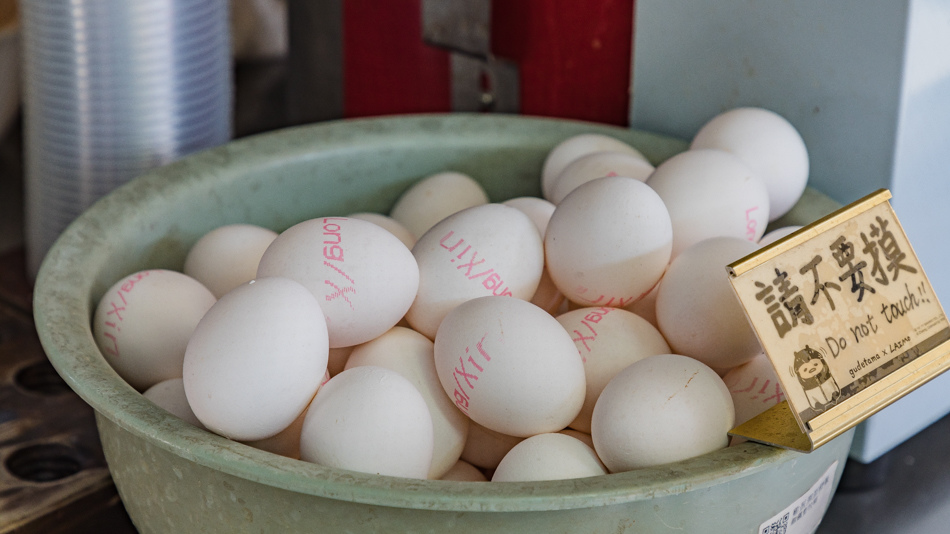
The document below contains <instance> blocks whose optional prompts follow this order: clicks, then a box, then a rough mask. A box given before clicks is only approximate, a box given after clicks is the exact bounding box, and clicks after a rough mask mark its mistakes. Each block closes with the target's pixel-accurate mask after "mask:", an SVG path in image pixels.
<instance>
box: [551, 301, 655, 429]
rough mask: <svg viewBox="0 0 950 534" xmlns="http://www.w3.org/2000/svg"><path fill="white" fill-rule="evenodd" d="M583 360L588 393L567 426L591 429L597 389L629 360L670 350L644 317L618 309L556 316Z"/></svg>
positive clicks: (581, 309)
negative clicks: (575, 415)
mask: <svg viewBox="0 0 950 534" xmlns="http://www.w3.org/2000/svg"><path fill="white" fill-rule="evenodd" d="M557 322H558V323H560V324H561V326H563V327H564V329H565V330H567V332H568V334H570V336H571V338H572V339H573V341H574V345H575V346H576V347H577V351H578V353H580V356H581V359H582V360H583V362H584V375H585V377H586V379H587V393H586V396H585V398H584V406H583V408H581V411H580V413H579V414H578V415H577V417H576V418H575V419H574V420H573V421H571V423H570V427H571V428H574V429H576V430H581V431H583V432H588V433H589V432H590V417H591V414H592V413H593V412H594V404H595V403H596V402H597V398H598V397H599V396H600V392H601V391H603V390H604V387H605V386H606V385H607V383H608V382H610V379H612V378H613V377H614V376H615V375H616V374H617V373H619V372H620V371H622V370H623V369H624V368H626V367H627V366H628V365H630V364H631V363H633V362H635V361H638V360H641V359H643V358H646V357H648V356H653V355H655V354H665V353H668V352H670V346H669V345H668V344H667V343H666V340H665V339H663V335H662V334H660V331H659V330H657V329H656V327H654V326H653V325H651V324H650V323H649V322H647V320H646V319H644V318H642V317H640V316H638V315H636V314H635V313H632V312H628V311H626V310H624V309H621V308H605V307H602V308H580V309H577V310H573V311H569V312H567V313H565V314H562V315H559V316H558V317H557Z"/></svg>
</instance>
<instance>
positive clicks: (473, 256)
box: [439, 230, 511, 297]
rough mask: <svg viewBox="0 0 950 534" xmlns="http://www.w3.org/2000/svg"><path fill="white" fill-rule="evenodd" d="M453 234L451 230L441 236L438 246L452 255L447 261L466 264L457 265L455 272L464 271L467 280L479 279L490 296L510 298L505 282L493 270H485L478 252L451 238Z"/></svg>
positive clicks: (463, 241)
mask: <svg viewBox="0 0 950 534" xmlns="http://www.w3.org/2000/svg"><path fill="white" fill-rule="evenodd" d="M454 234H455V231H454V230H453V231H449V233H447V234H445V235H444V236H442V239H440V240H439V246H441V247H442V248H444V249H445V250H447V251H449V252H451V253H452V254H453V255H454V257H453V258H452V259H450V260H449V261H450V262H451V263H455V262H456V261H462V262H466V263H461V264H459V265H458V266H457V267H456V270H458V271H463V269H464V271H463V272H462V275H463V276H465V277H466V278H468V279H469V280H478V279H481V280H480V281H481V284H482V286H483V287H484V288H485V289H487V290H489V291H491V293H492V295H495V296H496V297H503V296H511V291H510V290H509V289H508V286H507V284H505V281H504V280H502V278H501V275H500V274H498V273H497V272H495V269H494V268H486V266H485V265H484V264H485V258H479V257H478V251H476V250H475V249H474V248H472V246H471V245H469V244H467V243H466V242H465V240H464V239H461V238H453V237H452V236H453V235H454ZM453 241H455V244H452V242H453ZM456 250H459V251H460V252H459V253H458V254H457V255H455V251H456Z"/></svg>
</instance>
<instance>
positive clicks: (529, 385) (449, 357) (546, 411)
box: [435, 297, 586, 437]
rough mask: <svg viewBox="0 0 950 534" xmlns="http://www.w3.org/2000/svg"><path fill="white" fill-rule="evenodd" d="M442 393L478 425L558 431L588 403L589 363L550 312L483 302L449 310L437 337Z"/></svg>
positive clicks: (515, 302)
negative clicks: (583, 360) (586, 364)
mask: <svg viewBox="0 0 950 534" xmlns="http://www.w3.org/2000/svg"><path fill="white" fill-rule="evenodd" d="M435 366H436V370H437V372H438V374H439V380H440V381H441V383H442V387H443V389H444V390H445V392H446V393H447V394H448V395H449V397H451V398H452V400H453V401H454V402H455V405H456V406H457V407H458V408H459V409H460V410H462V412H464V413H465V414H466V415H468V416H469V417H470V418H471V419H472V420H473V421H475V422H476V423H478V424H480V425H483V426H485V427H487V428H490V429H492V430H494V431H496V432H501V433H503V434H507V435H510V436H520V437H527V436H533V435H535V434H540V433H543V432H557V431H558V430H561V429H562V428H564V427H566V426H567V425H568V423H570V422H571V421H572V420H574V418H575V417H577V414H578V412H580V409H581V406H582V405H583V402H584V391H585V388H586V384H585V381H584V364H583V362H582V361H581V358H580V357H579V356H578V354H577V349H576V348H575V347H574V342H573V341H571V336H570V335H568V333H567V332H566V331H565V330H564V328H562V327H561V325H560V324H559V323H558V322H557V320H555V319H554V318H553V317H551V315H549V314H548V313H547V312H545V311H544V310H542V309H541V308H538V307H537V306H535V305H533V304H531V303H529V302H526V301H523V300H519V299H514V298H505V297H481V298H477V299H473V300H470V301H468V302H465V303H463V304H461V305H459V306H458V307H457V308H455V309H454V310H452V311H451V312H450V313H449V314H448V315H447V316H446V317H445V320H444V321H443V322H442V325H441V326H440V327H439V331H438V333H437V334H436V337H435Z"/></svg>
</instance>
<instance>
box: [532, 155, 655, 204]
mask: <svg viewBox="0 0 950 534" xmlns="http://www.w3.org/2000/svg"><path fill="white" fill-rule="evenodd" d="M651 173H653V165H650V163H649V162H648V161H646V160H645V159H643V156H641V155H638V154H636V155H635V154H631V153H629V152H595V153H593V154H587V155H586V156H581V157H579V158H577V159H576V160H574V161H572V162H571V163H570V164H569V165H568V166H567V167H565V168H564V170H563V171H561V174H559V175H558V176H557V178H556V179H555V180H554V186H553V187H552V188H551V197H550V200H551V202H553V203H554V204H560V203H561V201H562V200H564V197H566V196H567V195H568V193H570V192H571V191H573V190H575V189H577V188H578V187H579V186H581V185H583V184H586V183H587V182H589V181H591V180H596V179H597V178H603V177H605V176H625V177H627V178H633V179H635V180H639V181H641V182H646V181H647V178H649V177H650V174H651Z"/></svg>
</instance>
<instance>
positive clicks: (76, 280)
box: [34, 113, 803, 511]
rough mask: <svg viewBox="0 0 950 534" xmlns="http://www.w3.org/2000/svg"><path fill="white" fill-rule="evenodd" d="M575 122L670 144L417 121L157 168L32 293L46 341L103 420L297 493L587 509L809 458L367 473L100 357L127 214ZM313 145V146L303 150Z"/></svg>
mask: <svg viewBox="0 0 950 534" xmlns="http://www.w3.org/2000/svg"><path fill="white" fill-rule="evenodd" d="M565 124H568V125H574V126H576V127H577V128H578V129H581V130H583V131H587V132H590V133H603V134H607V135H614V136H618V137H620V138H624V139H632V138H635V139H646V140H648V141H650V140H653V141H658V142H661V141H663V140H669V139H670V138H666V137H664V136H660V135H657V134H652V133H649V132H642V131H637V130H631V129H628V128H622V127H618V126H608V125H603V124H596V123H588V122H584V121H576V120H567V119H548V118H538V117H528V116H524V115H519V116H504V115H481V114H463V113H451V114H438V113H436V114H415V115H405V116H388V117H381V118H380V117H377V118H365V119H346V120H341V121H328V122H323V123H317V124H312V125H305V126H298V127H292V128H285V129H282V130H277V131H272V132H267V133H263V134H259V135H255V136H251V137H247V138H243V139H238V140H235V141H232V142H230V143H228V144H226V145H223V146H220V147H216V148H212V149H208V150H205V151H202V152H199V153H196V154H193V155H190V156H187V157H185V158H183V159H181V160H178V161H176V162H174V163H171V164H168V165H165V166H163V167H160V168H157V169H155V170H152V171H150V172H148V173H145V174H144V175H142V176H140V177H138V178H136V179H135V180H132V181H130V182H129V183H127V184H125V185H123V186H121V187H119V188H117V189H116V190H114V191H113V192H112V193H110V194H109V195H106V196H105V197H103V198H102V199H100V200H99V201H98V202H96V203H95V204H94V205H93V206H92V207H90V208H89V209H88V210H86V211H85V212H84V213H83V214H81V215H80V216H79V217H78V218H77V219H76V221H74V222H73V223H72V224H71V225H70V226H69V227H68V228H67V229H66V230H65V231H64V232H63V233H62V234H61V236H60V237H59V238H58V239H57V240H56V242H55V243H54V245H53V246H52V248H51V249H50V251H49V252H48V253H47V255H46V257H45V259H44V261H43V262H42V265H41V267H40V270H39V273H38V275H37V278H36V284H35V287H34V319H35V324H36V328H37V332H38V334H39V337H40V341H41V343H42V345H43V348H44V350H45V351H46V353H47V356H48V358H49V360H50V361H51V363H52V364H53V366H54V367H55V368H56V370H57V372H58V373H59V374H60V375H61V376H62V377H63V379H64V380H65V381H66V382H67V383H68V384H69V386H70V387H71V388H72V389H73V390H74V391H76V392H77V393H78V394H79V395H80V397H82V398H83V399H84V400H85V401H86V402H87V403H88V404H89V405H90V406H91V407H92V408H93V409H94V410H95V411H96V412H97V417H105V418H107V419H108V420H110V421H112V422H113V423H114V424H116V425H118V426H119V427H120V428H122V429H124V430H125V431H127V432H129V433H131V434H133V435H135V436H137V437H139V438H142V439H145V440H147V441H149V442H150V443H151V444H152V445H154V446H156V447H159V448H161V449H164V450H165V451H168V452H170V453H172V454H174V455H177V456H180V457H182V458H184V459H186V460H189V461H192V462H195V463H197V464H200V465H202V466H205V467H209V468H212V469H215V470H219V471H222V472H224V473H227V474H230V475H234V476H237V477H241V478H244V479H248V480H251V481H254V482H258V483H261V484H266V485H270V486H274V487H278V488H282V489H286V490H289V491H294V492H299V493H304V494H310V495H315V496H321V497H325V498H331V499H339V500H345V501H351V502H356V503H363V504H375V505H383V506H391V507H404V508H414V509H430V510H447V511H545V510H565V509H575V508H589V507H591V506H605V505H611V504H620V503H624V502H630V501H636V500H643V499H652V498H655V497H661V496H665V495H673V494H680V493H683V492H687V491H695V490H701V489H703V488H707V487H709V486H712V485H715V484H720V483H723V482H726V481H730V480H734V479H737V478H741V477H745V476H748V475H751V474H754V473H757V472H760V471H763V470H766V469H769V468H770V467H771V466H773V465H775V464H779V463H784V462H788V461H792V460H794V459H796V458H799V457H800V456H801V455H802V454H803V453H799V452H797V451H791V450H786V449H781V448H776V447H769V446H765V445H760V444H757V443H752V442H747V443H743V444H741V445H737V446H733V447H727V448H725V449H720V450H718V451H714V452H712V453H709V454H707V455H703V456H700V457H697V458H693V459H689V460H684V461H681V462H676V463H672V464H666V465H662V466H656V467H650V468H643V469H638V470H634V471H628V472H624V473H616V474H609V475H602V476H597V477H590V478H583V479H570V480H558V481H544V482H529V483H525V482H505V483H490V484H477V483H468V482H452V481H440V480H414V479H405V478H398V477H389V476H380V475H375V474H366V473H359V472H354V471H348V470H344V469H337V468H330V467H325V466H321V465H317V464H312V463H308V462H304V461H300V460H293V459H290V458H285V457H282V456H278V455H275V454H271V453H267V452H264V451H261V450H258V449H255V448H253V447H250V446H247V445H244V444H242V443H239V442H235V441H231V440H228V439H226V438H223V437H221V436H217V435H215V434H212V433H210V432H207V431H204V430H201V429H199V428H197V427H194V426H192V425H190V424H188V423H185V422H184V421H182V420H181V419H178V418H177V417H175V416H172V415H171V414H169V413H167V412H165V411H164V410H162V409H161V408H158V407H157V406H156V405H154V404H152V403H151V402H150V401H148V400H147V399H146V398H145V397H143V396H142V395H141V394H140V393H139V392H137V391H136V390H135V389H133V388H132V387H131V386H129V385H128V384H127V383H126V382H125V381H124V380H122V379H121V378H120V377H119V376H118V375H117V374H116V373H115V371H113V370H112V368H111V367H110V366H109V364H108V363H107V362H106V360H105V359H104V358H103V357H102V355H101V354H100V353H99V350H98V348H97V346H96V343H95V341H94V338H93V335H92V331H91V317H92V313H93V311H94V309H93V305H92V303H91V302H90V301H91V296H90V295H91V294H92V293H91V291H92V287H91V286H92V281H91V280H88V279H85V280H84V279H83V278H82V277H79V276H76V275H75V273H76V272H99V271H98V270H99V269H102V268H103V262H104V259H103V258H102V257H103V256H104V255H105V254H104V251H105V248H106V247H107V245H108V241H107V239H106V238H105V235H107V234H108V232H109V230H110V229H114V228H115V227H116V225H117V224H118V223H116V222H115V221H117V220H118V221H121V220H123V219H122V217H123V216H134V215H135V212H136V210H141V209H142V208H143V207H144V206H148V205H149V204H151V203H154V202H159V201H161V199H163V198H167V197H168V196H169V195H171V194H172V193H174V192H175V191H179V192H180V190H181V189H182V188H184V187H186V186H188V185H189V184H192V183H194V182H195V181H197V182H199V183H200V182H209V181H211V180H213V179H217V178H220V176H221V174H223V173H226V172H227V171H228V170H229V169H233V168H238V167H240V168H242V169H243V172H246V171H247V167H248V166H251V167H252V168H264V167H268V166H271V165H278V164H279V163H280V161H281V160H282V159H284V158H287V157H307V152H308V151H312V150H314V149H315V147H319V150H336V149H343V150H346V149H348V148H351V147H352V146H353V145H354V143H355V144H359V145H366V144H367V143H380V142H383V141H385V140H387V139H389V140H391V136H392V134H393V133H396V132H399V133H404V132H411V131H413V130H418V129H420V128H422V129H426V128H428V129H429V130H428V131H430V132H432V131H433V130H432V128H433V125H435V126H437V130H436V131H437V132H441V134H443V135H444V134H445V133H446V132H452V131H467V132H469V133H474V134H478V135H485V134H486V133H490V132H492V131H495V130H496V129H498V128H504V127H511V128H516V129H517V128H525V129H530V128H546V127H555V126H557V125H565ZM459 128H466V129H464V130H459ZM357 134H358V135H357ZM433 135H435V134H433ZM305 139H309V141H302V140H305ZM314 139H316V140H317V141H314ZM315 143H317V144H315ZM635 146H636V145H635ZM677 146H678V147H680V149H685V146H686V144H685V142H681V141H680V142H679V144H678V145H677ZM655 163H656V162H655V161H654V164H655ZM210 167H215V168H217V169H218V171H217V172H213V173H207V172H206V173H205V174H199V175H197V176H191V177H190V178H189V179H188V180H178V179H170V177H176V176H181V175H183V174H184V175H187V174H188V173H193V172H194V171H195V170H196V169H199V170H200V169H202V168H210Z"/></svg>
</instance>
